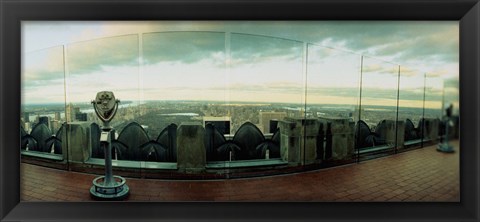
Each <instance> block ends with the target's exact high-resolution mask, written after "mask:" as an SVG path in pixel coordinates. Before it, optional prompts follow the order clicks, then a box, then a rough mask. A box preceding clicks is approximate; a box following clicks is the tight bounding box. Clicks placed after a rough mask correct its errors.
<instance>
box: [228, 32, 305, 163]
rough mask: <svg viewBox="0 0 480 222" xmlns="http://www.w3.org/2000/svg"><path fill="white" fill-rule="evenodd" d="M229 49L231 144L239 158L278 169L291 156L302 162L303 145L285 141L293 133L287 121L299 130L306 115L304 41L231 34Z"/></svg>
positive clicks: (236, 157) (229, 140)
mask: <svg viewBox="0 0 480 222" xmlns="http://www.w3.org/2000/svg"><path fill="white" fill-rule="evenodd" d="M227 51H228V52H229V54H228V55H229V57H228V58H227V63H228V71H227V81H228V85H227V86H228V92H227V95H228V103H229V110H230V112H229V115H230V116H231V118H232V130H231V135H232V138H231V139H228V141H227V142H228V143H229V144H234V145H235V146H234V149H235V150H236V152H234V158H235V160H242V161H250V162H248V164H250V165H252V166H253V165H255V164H260V165H261V164H265V165H268V166H275V165H281V164H284V163H286V161H288V159H287V156H288V155H287V152H290V154H289V155H290V157H289V158H293V155H295V157H294V158H295V159H296V161H302V160H301V158H302V157H301V154H300V152H299V151H301V150H303V147H301V146H300V144H296V145H294V146H296V147H289V144H288V143H287V140H285V141H283V142H282V141H281V140H282V139H281V138H284V139H285V138H286V137H287V136H288V134H289V132H287V131H288V130H287V129H286V128H287V127H286V126H287V125H285V124H287V122H286V121H288V122H293V123H295V124H297V125H296V127H297V128H299V129H300V128H301V122H302V119H303V118H304V117H305V114H304V108H305V102H304V93H305V83H304V70H303V69H304V66H303V63H304V43H302V42H298V41H293V40H288V39H281V38H275V37H268V36H259V35H250V34H239V33H231V34H230V38H229V39H228V41H227ZM283 128H285V130H283ZM297 136H300V134H297ZM289 149H290V151H289ZM291 149H296V151H292V150H291ZM293 152H295V154H292V153H293Z"/></svg>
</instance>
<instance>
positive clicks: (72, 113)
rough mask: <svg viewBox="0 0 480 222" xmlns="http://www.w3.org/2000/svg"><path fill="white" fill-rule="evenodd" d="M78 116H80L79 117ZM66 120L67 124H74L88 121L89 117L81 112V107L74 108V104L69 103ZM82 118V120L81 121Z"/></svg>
mask: <svg viewBox="0 0 480 222" xmlns="http://www.w3.org/2000/svg"><path fill="white" fill-rule="evenodd" d="M77 114H80V115H78V116H77ZM65 118H66V121H67V122H74V121H87V116H86V114H85V115H83V114H82V113H81V112H80V108H79V107H75V106H73V104H72V103H69V104H68V105H67V109H66V110H65ZM79 118H80V119H79Z"/></svg>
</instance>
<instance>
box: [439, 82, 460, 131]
mask: <svg viewBox="0 0 480 222" xmlns="http://www.w3.org/2000/svg"><path fill="white" fill-rule="evenodd" d="M459 94H460V93H459V80H458V77H452V78H448V79H444V82H443V100H444V102H443V104H444V105H445V106H446V107H448V106H452V115H451V117H450V123H449V128H448V135H449V139H459V138H460V109H459V108H460V95H459ZM446 107H444V109H445V108H446ZM445 133H446V132H445V131H441V132H440V135H445Z"/></svg>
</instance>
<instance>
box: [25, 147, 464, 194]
mask: <svg viewBox="0 0 480 222" xmlns="http://www.w3.org/2000/svg"><path fill="white" fill-rule="evenodd" d="M451 144H452V145H454V147H455V151H456V152H455V153H453V154H447V153H441V152H437V151H436V146H429V147H424V148H420V149H416V150H412V151H408V152H403V153H399V154H396V155H391V156H387V157H383V158H378V159H374V160H369V161H364V162H360V163H358V164H350V165H344V166H338V167H333V168H326V169H320V170H315V171H310V172H302V173H295V174H287V175H278V176H268V177H257V178H246V179H224V180H200V181H199V180H158V179H139V178H127V184H128V186H129V187H130V196H129V197H128V199H127V200H129V201H425V202H430V201H442V202H456V201H460V168H459V165H460V164H459V153H460V147H459V142H458V140H457V141H453V142H451ZM20 170H21V173H20V177H21V178H20V183H21V193H20V195H21V200H23V201H91V200H92V199H91V198H90V193H89V189H90V187H91V185H92V180H93V179H94V178H95V177H96V176H98V175H93V174H85V173H78V172H71V171H63V170H57V169H51V168H46V167H42V166H37V165H31V164H27V163H22V164H21V168H20Z"/></svg>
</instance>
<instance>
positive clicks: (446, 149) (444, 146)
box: [437, 143, 455, 153]
mask: <svg viewBox="0 0 480 222" xmlns="http://www.w3.org/2000/svg"><path fill="white" fill-rule="evenodd" d="M437 151H439V152H443V153H453V152H455V150H454V149H453V146H452V145H450V144H448V143H440V144H438V147H437Z"/></svg>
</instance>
